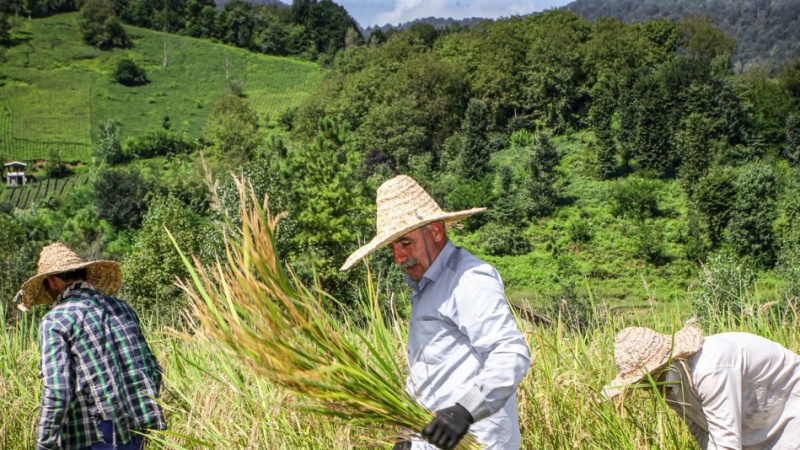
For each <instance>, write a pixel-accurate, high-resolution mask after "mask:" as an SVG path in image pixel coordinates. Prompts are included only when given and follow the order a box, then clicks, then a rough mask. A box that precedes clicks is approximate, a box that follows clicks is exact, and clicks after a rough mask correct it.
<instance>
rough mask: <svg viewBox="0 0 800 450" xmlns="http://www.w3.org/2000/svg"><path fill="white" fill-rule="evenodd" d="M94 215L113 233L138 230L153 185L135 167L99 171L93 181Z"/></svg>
mask: <svg viewBox="0 0 800 450" xmlns="http://www.w3.org/2000/svg"><path fill="white" fill-rule="evenodd" d="M93 185H94V206H95V208H97V215H98V216H99V217H100V218H101V219H104V220H106V221H108V223H110V224H111V225H112V226H113V227H114V228H116V229H117V230H124V229H134V230H136V229H138V228H139V227H140V226H141V225H142V220H143V219H144V216H145V213H146V212H147V209H148V205H149V203H150V195H151V194H152V191H153V187H154V184H153V182H152V181H151V180H148V179H147V178H146V177H145V176H144V175H143V174H142V172H141V171H140V170H139V169H138V168H136V167H129V168H119V169H117V168H110V169H101V170H100V171H98V173H97V177H96V178H95V180H94V183H93Z"/></svg>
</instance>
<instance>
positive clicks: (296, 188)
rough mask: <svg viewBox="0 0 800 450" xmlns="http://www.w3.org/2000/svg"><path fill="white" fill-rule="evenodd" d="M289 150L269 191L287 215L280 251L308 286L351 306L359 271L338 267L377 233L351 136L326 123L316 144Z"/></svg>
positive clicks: (346, 131)
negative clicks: (314, 287) (362, 242)
mask: <svg viewBox="0 0 800 450" xmlns="http://www.w3.org/2000/svg"><path fill="white" fill-rule="evenodd" d="M286 150H287V154H286V157H285V158H276V160H275V164H276V165H277V168H278V171H279V172H278V174H277V176H276V179H275V180H274V181H272V183H273V186H272V189H271V194H272V197H271V198H272V199H274V202H275V205H274V206H275V207H276V208H280V209H278V211H280V212H283V211H285V212H286V213H287V217H286V218H285V219H283V221H282V224H281V229H280V230H279V232H278V235H279V236H280V235H282V234H284V233H286V236H285V237H284V239H286V241H285V243H286V247H284V248H279V251H280V252H281V255H282V257H283V258H285V260H286V261H287V262H288V264H289V265H290V266H291V267H292V268H293V269H294V270H295V271H296V273H297V274H298V276H299V278H300V280H301V281H302V282H303V283H304V284H306V285H313V284H318V285H319V286H321V287H322V288H323V289H324V290H325V291H326V292H329V293H331V294H332V295H333V296H334V297H335V298H337V299H339V300H340V301H342V302H343V306H349V305H352V302H353V301H354V300H355V299H354V294H353V290H352V280H353V277H355V276H358V275H359V271H358V270H351V271H347V272H341V271H339V267H340V266H341V264H342V263H343V262H344V261H345V260H346V259H347V256H348V255H349V254H350V253H352V252H353V251H354V250H355V249H356V244H357V242H359V240H361V241H363V240H364V239H366V238H367V237H368V236H369V235H370V234H371V233H372V229H373V228H372V227H371V225H370V218H371V217H373V214H371V211H373V207H372V206H371V205H370V202H369V199H370V197H369V196H368V195H367V193H366V187H367V186H366V183H365V178H363V161H362V160H361V158H360V155H359V154H358V153H357V152H356V149H355V146H354V141H353V137H352V134H351V133H350V132H349V130H347V128H346V127H343V126H337V125H336V124H335V122H333V121H332V120H330V119H323V120H321V121H320V123H319V132H318V134H317V137H316V138H315V139H314V140H313V141H312V142H310V143H308V144H306V145H300V146H297V147H291V148H287V149H286Z"/></svg>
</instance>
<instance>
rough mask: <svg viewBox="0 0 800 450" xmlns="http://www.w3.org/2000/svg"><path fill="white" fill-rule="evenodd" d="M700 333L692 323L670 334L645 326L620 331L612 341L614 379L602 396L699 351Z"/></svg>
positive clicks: (614, 392)
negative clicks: (614, 364)
mask: <svg viewBox="0 0 800 450" xmlns="http://www.w3.org/2000/svg"><path fill="white" fill-rule="evenodd" d="M702 346H703V332H702V331H700V328H698V327H697V326H696V325H694V324H690V325H686V326H685V327H683V329H681V330H680V331H678V332H676V333H675V334H674V335H669V334H661V333H659V332H657V331H654V330H651V329H650V328H645V327H629V328H625V329H624V330H622V331H620V332H619V333H618V334H617V338H616V339H615V341H614V360H615V361H616V363H617V377H616V378H614V379H613V380H612V381H611V382H610V383H608V384H607V385H605V387H603V397H605V398H606V399H611V398H613V397H615V396H617V395H618V394H619V393H621V392H622V391H623V390H625V389H626V388H627V387H628V386H630V385H632V384H636V383H638V382H640V381H642V380H644V379H645V378H646V377H647V375H648V374H649V375H652V374H654V373H655V372H658V371H660V370H661V369H663V368H664V367H666V366H667V364H669V363H670V362H671V361H672V360H675V359H685V358H688V357H690V356H692V355H693V354H695V353H697V352H698V351H700V348H701V347H702Z"/></svg>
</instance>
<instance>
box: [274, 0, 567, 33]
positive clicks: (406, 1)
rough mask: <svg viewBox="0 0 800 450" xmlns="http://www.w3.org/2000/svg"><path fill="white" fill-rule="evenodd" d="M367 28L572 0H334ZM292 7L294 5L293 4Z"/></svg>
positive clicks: (498, 13)
mask: <svg viewBox="0 0 800 450" xmlns="http://www.w3.org/2000/svg"><path fill="white" fill-rule="evenodd" d="M333 1H334V3H337V4H339V5H341V6H343V7H344V9H346V10H347V12H349V13H350V15H351V16H353V18H354V19H356V22H358V24H359V25H361V26H362V27H364V28H366V27H369V26H373V25H386V24H391V25H398V24H400V23H403V22H409V21H412V20H414V19H419V18H421V17H431V16H433V17H442V18H445V19H446V18H448V17H452V18H453V19H464V18H467V17H486V18H489V19H497V18H500V17H509V16H513V15H521V14H530V13H533V12H538V11H543V10H545V9H550V8H555V7H559V6H564V5H566V4H567V3H570V2H571V1H572V0H333ZM289 4H291V2H289Z"/></svg>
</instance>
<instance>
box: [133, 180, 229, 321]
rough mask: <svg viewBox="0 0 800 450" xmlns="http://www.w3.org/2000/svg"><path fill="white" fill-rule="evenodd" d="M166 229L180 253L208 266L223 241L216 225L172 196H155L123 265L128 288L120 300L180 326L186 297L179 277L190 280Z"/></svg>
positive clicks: (149, 314) (145, 312)
mask: <svg viewBox="0 0 800 450" xmlns="http://www.w3.org/2000/svg"><path fill="white" fill-rule="evenodd" d="M166 230H169V232H170V235H171V236H172V238H173V239H175V240H176V241H177V242H178V245H180V248H182V249H185V250H186V251H191V252H192V253H193V254H195V255H197V256H198V257H200V258H203V259H202V260H203V261H209V260H210V258H211V255H213V254H214V253H215V251H216V250H217V247H215V245H217V244H215V243H217V242H219V240H218V237H217V234H216V233H215V231H214V230H213V226H212V224H211V223H209V221H208V220H207V219H205V218H203V217H200V216H198V215H197V214H196V213H195V212H193V211H191V210H189V209H188V208H187V207H186V206H184V205H183V203H182V202H181V201H180V200H178V199H175V198H173V197H169V196H167V197H155V198H153V200H152V201H151V202H150V207H149V209H148V210H147V214H146V215H145V217H144V220H143V221H142V226H141V229H140V230H139V232H138V233H136V237H135V238H134V240H133V248H132V251H131V252H130V254H129V255H127V256H126V258H125V259H124V260H123V262H122V272H123V273H124V274H125V283H124V285H123V290H122V292H121V294H120V295H121V297H122V298H125V299H126V300H127V299H130V303H131V305H132V306H133V307H134V308H135V309H136V310H137V311H141V312H142V313H143V314H144V315H146V316H154V317H160V318H161V320H162V321H164V322H165V323H172V324H174V323H177V322H178V321H179V320H178V319H179V316H180V314H181V311H182V310H183V309H184V307H185V305H186V298H185V297H184V296H183V295H182V294H181V291H180V290H179V289H178V287H177V286H175V281H176V277H180V278H185V277H187V276H188V275H189V273H188V271H187V269H186V266H185V265H184V264H183V261H182V260H181V257H180V255H179V253H178V251H177V250H176V249H175V247H174V245H173V243H172V242H171V241H170V239H169V237H168V235H167V233H166Z"/></svg>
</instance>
